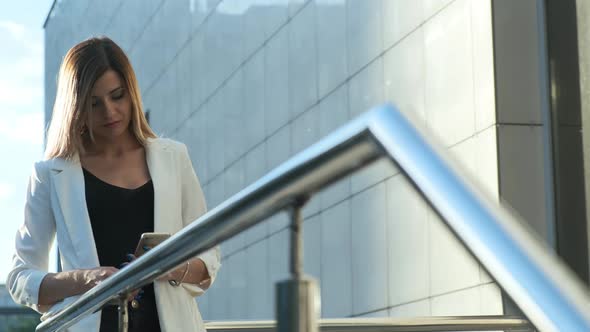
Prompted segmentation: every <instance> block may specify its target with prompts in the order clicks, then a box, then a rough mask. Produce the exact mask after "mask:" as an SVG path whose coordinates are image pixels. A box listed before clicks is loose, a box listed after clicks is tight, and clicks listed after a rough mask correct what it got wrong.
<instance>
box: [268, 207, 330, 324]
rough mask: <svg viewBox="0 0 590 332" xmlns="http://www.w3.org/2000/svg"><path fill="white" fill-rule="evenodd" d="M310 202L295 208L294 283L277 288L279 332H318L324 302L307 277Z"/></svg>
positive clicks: (291, 249) (293, 229) (287, 282)
mask: <svg viewBox="0 0 590 332" xmlns="http://www.w3.org/2000/svg"><path fill="white" fill-rule="evenodd" d="M305 201H306V199H302V200H300V201H298V202H297V203H296V204H294V205H293V206H291V208H290V210H289V214H290V217H291V225H290V230H291V246H290V257H291V260H290V262H291V264H290V269H291V279H288V280H284V281H281V282H279V283H277V285H276V316H277V331H278V332H317V331H318V320H319V315H320V300H319V292H318V287H317V282H316V281H315V280H314V279H313V278H310V277H307V276H304V275H303V232H302V229H303V220H302V218H301V208H302V207H303V205H304V204H305Z"/></svg>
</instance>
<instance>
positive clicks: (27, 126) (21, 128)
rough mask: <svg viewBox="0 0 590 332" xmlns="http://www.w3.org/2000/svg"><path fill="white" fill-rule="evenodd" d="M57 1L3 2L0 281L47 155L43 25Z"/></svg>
mask: <svg viewBox="0 0 590 332" xmlns="http://www.w3.org/2000/svg"><path fill="white" fill-rule="evenodd" d="M52 3H53V0H20V1H14V0H0V45H2V46H1V51H0V159H1V162H0V284H3V283H4V282H5V280H6V276H7V274H8V270H9V268H10V265H11V260H12V253H13V248H14V236H15V234H16V231H17V229H18V227H19V226H20V225H21V224H22V222H23V215H24V214H23V211H24V203H25V196H26V191H27V183H28V179H29V175H30V174H31V170H32V167H33V163H34V162H35V161H37V160H40V159H41V158H42V155H43V128H44V44H43V43H44V41H43V36H44V33H43V23H44V21H45V18H46V16H47V14H48V13H49V9H50V8H51V5H52Z"/></svg>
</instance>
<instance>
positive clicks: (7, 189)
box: [0, 183, 15, 201]
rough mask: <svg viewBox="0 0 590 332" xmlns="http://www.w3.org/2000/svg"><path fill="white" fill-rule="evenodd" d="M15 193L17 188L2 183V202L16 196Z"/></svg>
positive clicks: (0, 197) (0, 189)
mask: <svg viewBox="0 0 590 332" xmlns="http://www.w3.org/2000/svg"><path fill="white" fill-rule="evenodd" d="M14 192H15V188H14V185H13V184H10V183H0V201H3V200H7V199H8V198H10V197H11V196H12V195H13V194H14Z"/></svg>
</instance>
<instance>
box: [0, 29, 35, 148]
mask: <svg viewBox="0 0 590 332" xmlns="http://www.w3.org/2000/svg"><path fill="white" fill-rule="evenodd" d="M0 44H1V45H8V46H9V47H5V48H3V50H2V52H0V137H3V138H6V137H10V138H14V139H16V140H18V141H20V142H22V141H23V140H24V141H27V142H38V141H39V138H38V137H39V135H37V134H34V133H32V132H31V131H32V130H31V129H28V130H27V122H35V121H37V120H38V119H39V115H32V114H38V113H43V108H44V105H45V102H44V99H43V97H44V87H43V85H44V76H45V74H44V64H43V60H44V57H43V33H42V31H35V30H33V29H31V28H27V27H26V26H25V25H22V24H18V23H15V22H12V21H7V20H0ZM41 121H42V116H41ZM42 126H43V124H42V123H41V124H40V125H37V124H36V123H35V124H33V125H32V127H36V128H35V129H34V130H39V128H42ZM29 127H31V125H29ZM41 142H42V139H41Z"/></svg>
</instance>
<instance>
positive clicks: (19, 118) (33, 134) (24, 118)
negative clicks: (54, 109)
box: [0, 111, 45, 146]
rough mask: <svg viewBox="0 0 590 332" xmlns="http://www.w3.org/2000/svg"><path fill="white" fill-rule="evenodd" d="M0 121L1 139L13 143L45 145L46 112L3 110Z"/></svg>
mask: <svg viewBox="0 0 590 332" xmlns="http://www.w3.org/2000/svg"><path fill="white" fill-rule="evenodd" d="M3 113H5V114H3V115H2V121H0V139H1V140H8V141H9V142H10V143H12V144H22V143H26V144H34V145H38V146H42V145H43V136H44V130H43V128H44V116H45V115H44V114H43V113H42V112H29V113H22V112H20V113H19V112H16V111H6V112H3Z"/></svg>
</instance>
